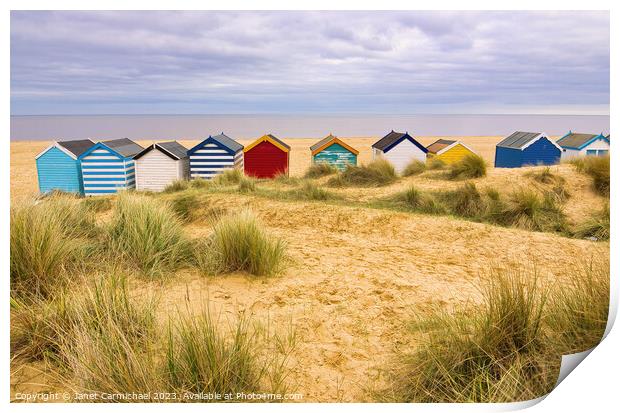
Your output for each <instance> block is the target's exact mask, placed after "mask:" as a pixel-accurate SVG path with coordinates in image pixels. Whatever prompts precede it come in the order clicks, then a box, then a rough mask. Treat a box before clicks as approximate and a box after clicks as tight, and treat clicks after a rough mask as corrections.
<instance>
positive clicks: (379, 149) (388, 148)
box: [372, 131, 428, 173]
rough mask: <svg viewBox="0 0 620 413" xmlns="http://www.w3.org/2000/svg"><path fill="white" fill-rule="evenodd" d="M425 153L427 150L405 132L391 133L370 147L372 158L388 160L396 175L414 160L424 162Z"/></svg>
mask: <svg viewBox="0 0 620 413" xmlns="http://www.w3.org/2000/svg"><path fill="white" fill-rule="evenodd" d="M427 152H428V149H426V148H425V147H424V146H423V145H422V144H420V143H419V142H418V141H416V140H415V139H413V137H412V136H411V135H409V134H408V133H406V132H405V133H400V132H394V131H392V132H390V133H388V134H387V135H385V136H384V137H383V138H381V139H379V140H378V141H377V142H375V143H374V144H373V145H372V158H373V159H379V158H384V159H386V160H388V161H389V162H390V163H391V164H392V165H394V169H396V172H398V173H401V172H402V171H403V170H404V169H405V168H406V167H407V165H408V164H409V163H410V162H411V161H413V160H414V159H417V160H419V161H421V162H426V154H427Z"/></svg>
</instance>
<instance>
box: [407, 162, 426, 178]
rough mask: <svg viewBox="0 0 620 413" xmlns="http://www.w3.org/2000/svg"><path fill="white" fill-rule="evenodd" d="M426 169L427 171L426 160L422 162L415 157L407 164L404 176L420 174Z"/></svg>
mask: <svg viewBox="0 0 620 413" xmlns="http://www.w3.org/2000/svg"><path fill="white" fill-rule="evenodd" d="M424 171H426V162H422V161H419V160H417V159H414V160H412V161H411V162H409V163H408V164H407V166H406V167H405V169H404V170H403V173H402V175H403V176H414V175H419V174H421V173H422V172H424Z"/></svg>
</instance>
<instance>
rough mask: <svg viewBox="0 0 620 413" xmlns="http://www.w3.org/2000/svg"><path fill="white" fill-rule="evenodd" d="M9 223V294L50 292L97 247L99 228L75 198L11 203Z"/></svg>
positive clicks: (64, 280)
mask: <svg viewBox="0 0 620 413" xmlns="http://www.w3.org/2000/svg"><path fill="white" fill-rule="evenodd" d="M10 226H11V228H10V280H11V294H12V295H18V296H24V295H34V296H42V297H47V296H49V295H51V294H52V293H53V292H54V291H55V290H56V289H57V288H59V287H61V286H62V285H64V284H65V283H66V282H67V280H68V277H70V276H71V274H72V270H73V269H75V267H79V266H81V265H82V263H83V262H84V261H86V260H87V257H88V256H89V255H90V254H91V253H93V252H94V251H95V250H96V246H97V245H96V240H94V238H95V237H96V236H97V235H98V228H97V227H96V225H95V222H94V219H93V216H92V214H90V213H89V211H88V210H87V209H86V208H85V207H83V206H82V205H80V203H79V202H77V200H71V199H65V198H61V197H56V198H48V199H46V200H43V201H38V202H36V203H35V202H33V201H24V202H22V203H16V204H13V205H11V210H10Z"/></svg>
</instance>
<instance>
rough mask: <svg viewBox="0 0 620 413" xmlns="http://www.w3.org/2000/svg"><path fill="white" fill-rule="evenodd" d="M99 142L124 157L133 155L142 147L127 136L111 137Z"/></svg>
mask: <svg viewBox="0 0 620 413" xmlns="http://www.w3.org/2000/svg"><path fill="white" fill-rule="evenodd" d="M101 143H103V144H104V145H105V146H107V147H108V148H110V149H113V150H114V151H116V152H117V153H119V154H120V155H123V156H124V157H126V158H130V157H133V156H134V155H137V154H138V153H140V152H142V150H143V149H144V148H143V147H142V146H140V145H138V144H137V143H135V142H134V141H132V140H131V139H127V138H122V139H112V140H109V141H102V142H101Z"/></svg>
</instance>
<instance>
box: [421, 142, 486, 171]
mask: <svg viewBox="0 0 620 413" xmlns="http://www.w3.org/2000/svg"><path fill="white" fill-rule="evenodd" d="M426 149H427V150H428V154H427V155H428V159H429V160H431V159H439V160H441V161H442V162H443V163H445V164H448V165H449V164H452V163H455V162H458V161H460V160H461V159H463V158H464V157H465V156H467V155H475V154H476V153H475V152H474V151H473V150H471V149H470V148H469V147H468V146H467V145H465V144H464V143H462V142H459V141H454V140H450V139H438V140H436V141H435V142H433V143H431V144H430V145H429V146H427V147H426Z"/></svg>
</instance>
